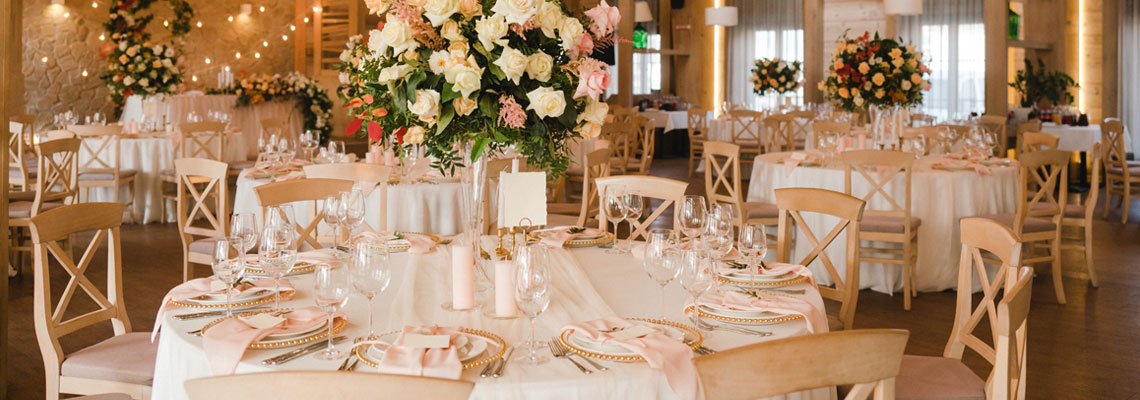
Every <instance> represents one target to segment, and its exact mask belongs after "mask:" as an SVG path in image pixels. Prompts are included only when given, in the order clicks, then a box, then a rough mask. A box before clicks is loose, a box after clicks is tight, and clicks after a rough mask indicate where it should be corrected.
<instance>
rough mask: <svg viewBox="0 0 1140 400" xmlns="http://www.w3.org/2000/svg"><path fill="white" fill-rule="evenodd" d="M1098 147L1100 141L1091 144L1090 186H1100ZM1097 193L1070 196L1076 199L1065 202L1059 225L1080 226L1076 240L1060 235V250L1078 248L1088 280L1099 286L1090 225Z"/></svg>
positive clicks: (1098, 192)
mask: <svg viewBox="0 0 1140 400" xmlns="http://www.w3.org/2000/svg"><path fill="white" fill-rule="evenodd" d="M1100 148H1101V144H1100V143H1097V144H1095V145H1093V151H1092V163H1091V164H1089V167H1090V168H1092V180H1091V181H1090V185H1089V187H1090V188H1099V187H1100V174H1101V172H1100V165H1101V151H1100ZM1099 194H1100V190H1095V189H1094V190H1089V191H1088V193H1087V194H1085V198H1084V200H1083V201H1082V200H1081V198H1080V197H1081V196H1080V194H1076V196H1070V197H1076V199H1075V200H1076V202H1075V203H1071V204H1070V203H1066V204H1065V211H1064V213H1063V215H1062V217H1061V226H1062V227H1066V226H1071V227H1076V228H1080V229H1081V231H1082V233H1081V237H1080V238H1078V239H1076V240H1069V241H1066V240H1065V237H1064V236H1062V237H1061V250H1066V249H1070V250H1078V251H1080V252H1081V253H1082V255H1084V258H1085V268H1087V269H1088V274H1089V282H1090V283H1092V285H1093V287H1099V286H1100V284H1099V282H1098V281H1097V277H1096V268H1094V266H1093V229H1092V227H1093V224H1092V218H1093V210H1094V209H1096V202H1097V197H1098V195H1099ZM1066 242H1068V243H1066Z"/></svg>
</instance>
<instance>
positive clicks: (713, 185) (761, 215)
mask: <svg viewBox="0 0 1140 400" xmlns="http://www.w3.org/2000/svg"><path fill="white" fill-rule="evenodd" d="M704 160H705V198H706V199H708V201H709V203H710V204H709V205H710V206H712V205H716V204H719V203H729V204H736V206H737V209H738V210H741V215H740V220H738V221H735V222H736V225H738V226H739V225H740V224H741V223H755V224H763V225H768V226H774V225H776V224H778V223H779V219H780V209H779V208H777V207H776V205H775V204H771V203H765V202H759V201H755V202H754V201H748V202H746V201H744V193H742V188H741V185H740V179H741V178H740V146H738V145H735V144H732V143H728V142H720V141H708V142H705V155H704ZM720 160H724V161H720Z"/></svg>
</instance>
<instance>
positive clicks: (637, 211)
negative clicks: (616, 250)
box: [614, 190, 645, 253]
mask: <svg viewBox="0 0 1140 400" xmlns="http://www.w3.org/2000/svg"><path fill="white" fill-rule="evenodd" d="M623 202H624V203H625V210H626V211H625V218H626V219H628V220H629V237H628V238H626V240H625V242H623V243H625V244H624V245H623V246H622V248H621V249H620V250H621V252H622V253H628V252H629V249H630V248H631V247H633V232H634V227H633V225H634V224H635V223H637V222H638V221H640V220H641V214H642V213H643V212H644V211H645V200H644V199H643V198H642V197H641V192H639V191H636V190H631V191H628V192H626V193H625V196H624V198H623ZM614 230H615V231H616V230H617V229H616V228H615V229H614Z"/></svg>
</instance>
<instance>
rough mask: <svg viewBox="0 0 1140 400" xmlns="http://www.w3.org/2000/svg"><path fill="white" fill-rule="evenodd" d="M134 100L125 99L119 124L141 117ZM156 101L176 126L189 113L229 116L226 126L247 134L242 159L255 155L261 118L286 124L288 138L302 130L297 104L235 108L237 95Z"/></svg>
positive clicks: (163, 97)
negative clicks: (218, 112)
mask: <svg viewBox="0 0 1140 400" xmlns="http://www.w3.org/2000/svg"><path fill="white" fill-rule="evenodd" d="M134 98H136V96H132V99H129V100H130V101H128V102H127V108H126V109H124V110H123V121H126V120H129V119H138V118H140V117H141V116H142V114H143V110H142V102H141V101H140V100H133V99H134ZM159 102H160V104H159V106H158V109H159V110H165V112H166V113H167V115H166V121H167V122H170V123H172V124H174V126H176V127H177V126H178V125H179V124H182V123H184V122H186V118H187V117H188V116H189V115H190V113H191V112H194V113H197V114H198V116H199V117H201V118H202V119H203V120H205V119H206V118H207V117H208V114H207V113H208V112H210V111H221V112H227V113H229V114H230V116H232V118H233V119H232V120H231V121H230V127H232V128H234V129H235V130H239V131H242V132H247V134H246V135H245V147H244V148H245V149H246V151H247V152H246V153H245V154H244V155H243V156H242V158H241V159H242V160H245V159H247V158H253V157H255V156H257V138H258V137H259V136H260V135H261V120H263V119H269V118H277V119H281V120H283V121H286V129H285V130H286V133H288V135H289V137H293V138H296V137H298V135H300V134H301V132H302V131H303V130H304V128H303V126H304V125H303V124H304V121H303V117H302V116H301V112H300V110H298V109H297V103H296V102H293V101H274V102H266V103H262V104H258V105H256V106H245V107H235V104H236V103H237V95H232V94H219V95H200V94H198V95H194V94H180V95H174V96H162V97H160V98H159Z"/></svg>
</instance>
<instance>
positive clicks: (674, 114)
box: [639, 110, 712, 132]
mask: <svg viewBox="0 0 1140 400" xmlns="http://www.w3.org/2000/svg"><path fill="white" fill-rule="evenodd" d="M639 114H641V116H643V117H646V118H649V120H650V121H651V122H652V123H653V127H654V128H662V129H664V130H665V132H669V131H671V130H675V129H688V128H689V112H688V111H662V110H645V111H641V112H639ZM711 116H712V113H709V117H710V118H711Z"/></svg>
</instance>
